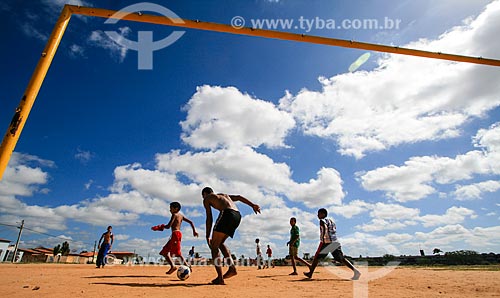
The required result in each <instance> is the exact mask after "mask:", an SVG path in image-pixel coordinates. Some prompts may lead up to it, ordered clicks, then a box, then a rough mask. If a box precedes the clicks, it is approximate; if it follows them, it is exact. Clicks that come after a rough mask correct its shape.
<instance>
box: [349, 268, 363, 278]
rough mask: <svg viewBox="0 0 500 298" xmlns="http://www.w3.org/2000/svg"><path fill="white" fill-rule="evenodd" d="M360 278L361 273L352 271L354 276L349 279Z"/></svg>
mask: <svg viewBox="0 0 500 298" xmlns="http://www.w3.org/2000/svg"><path fill="white" fill-rule="evenodd" d="M360 276H361V272H359V271H357V270H356V271H354V276H353V277H352V278H351V279H352V280H358V279H359V277H360Z"/></svg>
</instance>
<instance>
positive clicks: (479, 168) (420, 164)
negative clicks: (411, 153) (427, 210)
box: [356, 123, 500, 202]
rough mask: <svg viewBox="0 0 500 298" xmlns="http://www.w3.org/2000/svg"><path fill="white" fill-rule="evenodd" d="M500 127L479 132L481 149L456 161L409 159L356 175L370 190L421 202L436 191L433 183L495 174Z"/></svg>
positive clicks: (497, 171) (499, 171) (499, 154)
mask: <svg viewBox="0 0 500 298" xmlns="http://www.w3.org/2000/svg"><path fill="white" fill-rule="evenodd" d="M499 136H500V126H499V125H498V123H497V124H494V125H492V126H491V127H490V128H489V129H481V130H480V131H479V132H478V133H477V134H476V136H475V137H474V141H475V145H476V146H477V147H479V146H482V147H483V148H484V150H482V151H479V150H474V151H469V152H467V153H465V154H462V155H457V156H456V157H455V158H448V157H438V156H422V157H412V158H410V159H409V160H408V161H406V162H405V163H404V165H403V166H399V167H398V166H394V165H390V166H386V167H382V168H378V169H375V170H372V171H368V172H359V173H357V174H356V175H357V176H358V180H359V181H360V183H361V185H362V186H363V188H365V189H366V190H369V191H377V190H381V191H385V192H386V193H387V195H388V196H389V197H391V198H393V199H394V200H396V201H399V202H406V201H412V200H419V199H422V198H424V197H426V196H428V195H430V194H432V193H435V192H436V189H435V188H434V187H433V186H432V184H433V183H437V184H449V183H452V182H455V181H460V180H468V179H472V178H473V177H474V175H477V174H482V175H488V174H489V175H498V174H500V168H499V167H497V166H496V165H498V164H500V152H499V151H498V148H500V147H499V146H497V142H498V138H499Z"/></svg>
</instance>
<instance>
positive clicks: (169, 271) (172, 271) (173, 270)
mask: <svg viewBox="0 0 500 298" xmlns="http://www.w3.org/2000/svg"><path fill="white" fill-rule="evenodd" d="M175 270H177V267H172V268H170V270H168V271H167V272H165V273H166V274H168V275H170V274H172V273H174V272H175Z"/></svg>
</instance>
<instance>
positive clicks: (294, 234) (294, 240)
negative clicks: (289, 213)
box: [286, 217, 311, 275]
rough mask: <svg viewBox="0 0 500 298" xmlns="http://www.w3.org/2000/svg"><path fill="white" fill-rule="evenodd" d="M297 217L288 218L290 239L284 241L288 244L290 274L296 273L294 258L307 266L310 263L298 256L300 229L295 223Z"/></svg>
mask: <svg viewBox="0 0 500 298" xmlns="http://www.w3.org/2000/svg"><path fill="white" fill-rule="evenodd" d="M296 223H297V219H296V218H295V217H292V218H290V225H291V226H292V228H291V229H290V241H288V242H287V243H286V245H288V250H289V254H290V258H291V260H292V266H293V272H292V273H290V275H297V268H296V267H295V260H297V261H301V262H302V263H304V264H306V265H307V267H310V266H311V265H310V264H309V263H307V262H306V261H305V260H304V259H302V258H300V257H299V255H298V254H299V246H300V231H299V227H298V226H297V225H296Z"/></svg>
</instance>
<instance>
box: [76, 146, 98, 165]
mask: <svg viewBox="0 0 500 298" xmlns="http://www.w3.org/2000/svg"><path fill="white" fill-rule="evenodd" d="M75 158H76V159H77V160H79V161H80V162H81V163H83V164H86V163H88V162H89V161H90V160H91V159H92V158H94V153H92V152H90V151H85V150H81V149H80V148H78V149H77V152H76V154H75Z"/></svg>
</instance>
